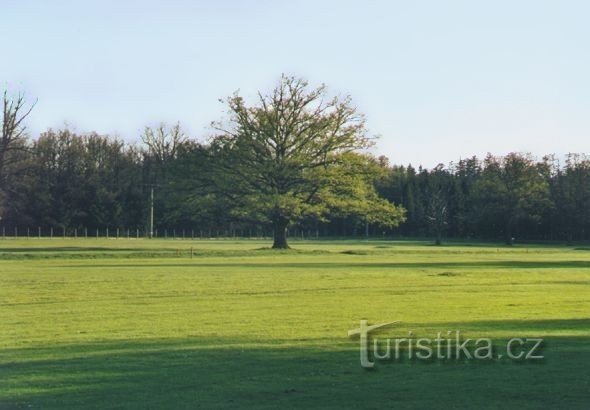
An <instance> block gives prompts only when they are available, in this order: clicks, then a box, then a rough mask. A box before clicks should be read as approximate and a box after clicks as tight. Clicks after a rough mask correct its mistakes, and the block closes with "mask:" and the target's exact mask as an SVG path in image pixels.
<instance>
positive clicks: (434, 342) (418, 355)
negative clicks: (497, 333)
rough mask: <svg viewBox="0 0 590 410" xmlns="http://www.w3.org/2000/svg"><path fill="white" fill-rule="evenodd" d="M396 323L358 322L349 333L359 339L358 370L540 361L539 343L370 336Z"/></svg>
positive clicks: (454, 334) (448, 335)
mask: <svg viewBox="0 0 590 410" xmlns="http://www.w3.org/2000/svg"><path fill="white" fill-rule="evenodd" d="M396 323H399V321H394V322H387V323H380V324H376V325H369V324H368V321H367V320H361V321H360V326H359V327H358V328H356V329H353V330H349V331H348V336H349V337H356V336H358V337H359V351H360V362H361V367H363V368H365V369H371V368H373V367H374V366H375V361H377V360H383V361H385V360H389V361H401V360H403V359H407V360H425V361H433V360H439V361H444V360H494V359H502V358H503V357H506V358H508V359H510V360H516V361H523V360H531V361H532V360H542V359H544V358H545V356H543V355H542V354H541V349H542V347H543V339H540V338H517V337H515V338H511V339H510V340H508V341H507V342H506V343H505V348H504V349H501V348H500V347H499V345H500V344H495V343H493V340H492V339H490V338H479V339H463V338H462V337H461V331H459V330H449V331H447V332H438V333H437V334H436V337H434V338H427V337H416V336H415V335H414V333H413V332H412V331H410V332H408V337H402V338H381V339H379V338H378V337H376V336H373V335H372V334H371V332H373V334H374V333H375V332H374V331H376V330H377V329H383V328H385V327H387V326H391V325H393V324H396ZM499 350H502V351H503V352H499Z"/></svg>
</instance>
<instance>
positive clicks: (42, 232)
mask: <svg viewBox="0 0 590 410" xmlns="http://www.w3.org/2000/svg"><path fill="white" fill-rule="evenodd" d="M0 235H1V236H0V238H2V239H9V238H13V239H18V238H22V239H27V238H29V239H35V238H37V239H41V238H48V239H53V238H56V239H60V238H61V239H99V238H100V239H142V238H149V237H150V235H149V231H148V230H146V229H139V228H134V229H131V228H112V227H105V228H64V227H58V228H55V227H49V228H43V227H36V228H30V227H20V228H19V227H6V226H4V227H1V228H0ZM273 236H274V234H273V231H269V230H265V229H262V228H260V229H154V232H153V236H152V237H153V238H158V239H215V238H252V239H255V238H258V239H269V238H272V237H273ZM287 236H289V237H291V238H300V239H313V238H319V237H320V236H330V235H322V234H321V231H320V230H319V229H315V230H311V229H296V228H293V229H289V230H288V232H287Z"/></svg>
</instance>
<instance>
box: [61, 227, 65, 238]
mask: <svg viewBox="0 0 590 410" xmlns="http://www.w3.org/2000/svg"><path fill="white" fill-rule="evenodd" d="M61 233H62V236H63V238H64V239H66V227H65V226H64V227H63V228H61Z"/></svg>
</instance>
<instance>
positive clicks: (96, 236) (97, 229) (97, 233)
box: [96, 228, 98, 239]
mask: <svg viewBox="0 0 590 410" xmlns="http://www.w3.org/2000/svg"><path fill="white" fill-rule="evenodd" d="M96 239H98V228H96Z"/></svg>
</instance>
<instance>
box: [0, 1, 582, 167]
mask: <svg viewBox="0 0 590 410" xmlns="http://www.w3.org/2000/svg"><path fill="white" fill-rule="evenodd" d="M0 5H1V9H0V38H1V39H2V51H1V57H0V86H1V87H8V88H9V89H11V90H25V91H26V93H27V95H28V96H29V97H30V98H31V99H33V98H38V99H39V102H38V105H37V107H36V108H35V110H34V112H33V114H32V116H31V118H30V120H29V127H30V129H31V131H32V133H33V135H35V134H37V133H38V132H40V131H42V130H44V129H46V128H47V127H60V126H63V124H64V122H67V123H68V124H70V125H71V126H73V127H75V128H76V129H77V130H78V131H91V130H94V131H97V132H99V133H111V134H118V135H119V136H121V137H123V138H125V139H126V140H129V141H133V140H137V137H138V135H139V133H140V132H141V129H142V128H143V126H144V125H146V124H154V123H157V122H159V121H169V122H173V121H176V120H180V121H181V123H182V124H183V125H184V126H185V128H186V129H187V130H188V131H189V132H190V134H191V135H194V136H196V137H200V138H202V137H205V136H206V135H207V134H208V133H209V132H210V130H209V129H208V124H209V123H210V121H212V120H217V119H219V118H220V117H221V115H222V110H223V106H222V105H221V104H220V103H219V102H218V99H219V98H221V97H224V96H227V95H229V94H231V93H232V92H233V91H234V90H236V89H238V88H239V89H240V90H241V91H242V93H243V94H244V95H245V96H246V97H248V96H252V95H253V94H254V93H255V92H256V91H257V90H259V89H261V90H267V89H269V88H270V87H272V86H273V85H274V84H275V82H276V80H277V79H278V77H279V76H280V74H281V73H283V72H284V73H287V74H294V75H299V76H303V77H305V78H307V79H308V80H309V81H310V82H311V83H314V84H317V83H321V82H324V83H326V84H327V85H328V86H329V87H330V89H331V90H332V91H334V92H339V93H349V94H351V95H352V97H353V99H354V101H355V102H356V104H357V105H358V106H359V108H360V109H361V111H363V112H364V113H365V114H366V115H367V117H368V125H369V128H370V130H371V131H372V132H373V133H375V134H379V135H381V139H380V141H379V143H378V146H377V148H376V149H375V152H377V153H383V154H385V155H387V156H389V157H390V158H391V160H392V162H395V163H410V162H411V163H412V164H415V165H417V164H420V163H422V164H424V165H426V166H429V167H430V166H433V165H436V163H438V162H445V163H446V162H448V161H451V160H456V159H458V158H459V157H466V156H470V155H473V154H477V155H483V154H485V153H486V152H488V151H491V152H493V153H496V154H505V153H507V152H509V151H530V152H532V153H534V154H536V155H542V154H544V153H549V152H556V153H559V154H564V153H567V152H570V151H573V152H587V153H588V152H590V44H589V43H590V24H589V23H588V22H589V19H590V2H588V1H583V0H580V1H568V0H554V1H543V0H535V1H533V0H512V1H504V0H493V1H492V0H489V1H477V0H472V1H453V0H450V1H434V0H431V1H421V0H417V1H410V0H406V1H370V0H367V1H343V0H334V1H320V0H316V1H289V2H287V1H283V2H281V1H276V0H275V1H262V0H261V1H236V0H220V1H122V0H120V1H104V0H103V1H57V0H56V1H41V0H39V1H28V0H14V1H13V0H0Z"/></svg>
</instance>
